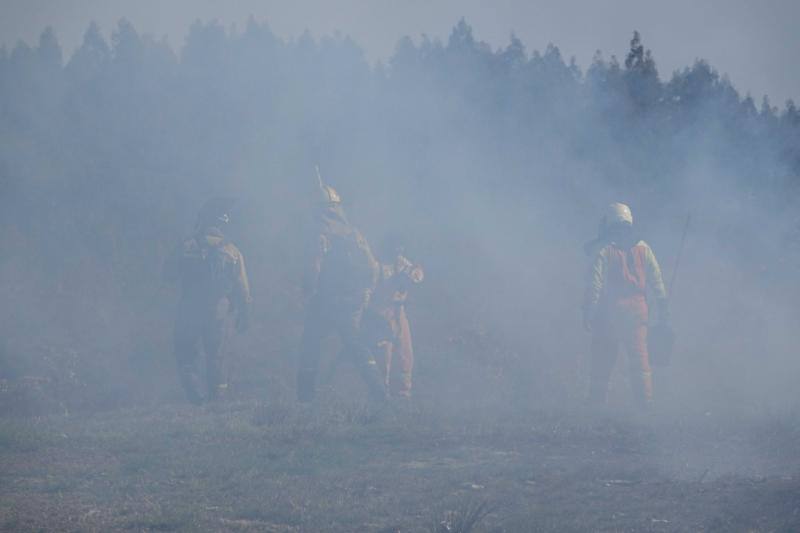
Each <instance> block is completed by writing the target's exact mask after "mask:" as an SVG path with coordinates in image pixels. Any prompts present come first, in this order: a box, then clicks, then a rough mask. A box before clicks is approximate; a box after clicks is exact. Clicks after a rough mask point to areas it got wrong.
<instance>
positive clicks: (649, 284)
mask: <svg viewBox="0 0 800 533" xmlns="http://www.w3.org/2000/svg"><path fill="white" fill-rule="evenodd" d="M594 248H595V250H594V253H593V260H592V266H591V269H590V273H589V281H588V286H587V288H586V296H585V300H584V307H583V324H584V328H585V329H586V330H588V331H591V333H592V345H591V354H592V363H591V384H590V390H589V399H590V401H592V402H593V403H600V404H603V403H605V402H606V396H607V392H608V384H609V381H610V379H611V372H612V370H613V368H614V363H615V361H616V357H617V352H618V349H619V345H620V344H621V345H623V346H624V347H625V349H626V352H627V355H628V360H629V364H630V376H631V377H630V382H631V386H632V389H633V393H634V397H635V399H636V401H637V403H638V404H639V405H641V406H644V407H647V406H649V405H650V404H651V403H652V400H653V378H652V372H651V369H650V360H649V355H648V352H647V324H648V314H649V309H648V303H647V292H648V291H650V292H651V293H652V294H653V296H654V297H655V302H656V307H657V310H658V314H659V318H660V319H661V320H664V321H666V320H667V319H668V305H667V294H666V290H665V288H664V281H663V279H662V276H661V269H660V267H659V265H658V261H657V260H656V256H655V254H654V253H653V251H652V250H651V249H650V246H649V245H648V244H647V243H646V242H645V241H643V240H641V239H639V238H638V237H637V236H636V233H635V231H634V227H633V216H632V214H631V210H630V208H629V207H628V206H627V205H625V204H621V203H614V204H611V205H609V206H608V208H607V211H606V214H605V216H604V218H603V221H602V223H601V230H600V237H599V238H598V241H597V245H596V246H595V247H594Z"/></svg>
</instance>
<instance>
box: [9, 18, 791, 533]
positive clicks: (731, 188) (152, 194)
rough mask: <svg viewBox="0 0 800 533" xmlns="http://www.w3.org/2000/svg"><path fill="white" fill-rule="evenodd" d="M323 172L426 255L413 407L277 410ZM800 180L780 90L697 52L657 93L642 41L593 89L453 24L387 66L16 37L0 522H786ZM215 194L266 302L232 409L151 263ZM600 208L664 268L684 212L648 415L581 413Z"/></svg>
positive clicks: (251, 28) (787, 525)
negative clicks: (190, 385) (199, 386)
mask: <svg viewBox="0 0 800 533" xmlns="http://www.w3.org/2000/svg"><path fill="white" fill-rule="evenodd" d="M621 39H626V36H621ZM315 164H319V165H320V167H321V169H322V171H323V173H324V174H325V177H326V179H327V180H329V181H330V182H331V183H332V184H333V185H335V186H336V188H337V189H338V190H339V191H340V192H341V193H342V196H343V197H344V198H345V204H346V207H347V209H348V211H349V212H350V213H351V214H352V218H353V219H355V220H356V221H357V223H358V225H359V226H360V227H361V228H362V229H363V231H364V233H365V235H366V237H367V238H368V239H370V240H371V241H377V240H379V239H380V238H381V237H382V236H383V235H385V234H386V233H388V232H390V231H395V230H398V229H399V230H400V231H402V232H403V233H404V235H405V236H406V237H407V240H408V242H410V243H412V244H411V245H410V246H409V248H410V253H411V254H412V255H413V256H414V257H415V259H416V260H418V261H420V262H421V263H423V264H424V265H425V266H426V274H427V278H426V288H425V289H424V290H422V291H420V294H418V295H415V296H414V297H413V298H414V299H413V300H412V302H411V303H410V311H409V314H410V315H411V320H412V322H413V323H414V325H413V327H414V329H415V331H414V334H415V343H416V346H417V353H418V367H417V370H416V373H417V381H416V383H415V394H416V397H415V398H414V403H413V404H411V405H410V406H404V407H401V408H399V410H391V409H390V410H389V411H386V412H384V411H376V410H375V409H374V408H373V406H370V405H365V404H364V402H363V396H364V395H363V391H361V390H360V389H359V388H358V381H357V379H354V376H352V375H349V374H348V372H347V371H346V370H345V371H343V372H341V373H340V374H341V375H339V376H337V378H336V380H334V382H333V384H332V386H331V387H330V389H331V390H328V391H326V392H325V395H326V396H325V400H324V401H323V402H322V403H323V404H324V405H323V406H321V407H320V406H317V408H312V409H311V410H301V409H298V408H297V406H295V405H294V403H293V401H292V397H293V386H294V385H293V383H294V370H295V355H296V349H297V343H298V340H299V336H300V329H301V327H302V316H303V309H302V298H301V289H300V283H301V280H300V272H301V271H302V264H303V251H304V246H303V242H304V239H305V238H306V230H307V228H306V222H305V220H306V218H307V213H308V211H309V205H310V198H309V188H310V186H311V185H312V184H313V183H314V182H313V180H314V175H313V166H314V165H315ZM798 184H800V110H798V109H797V107H796V105H795V104H794V103H793V102H791V101H789V102H786V103H785V105H783V106H781V107H780V108H778V107H775V106H774V105H773V104H772V103H771V102H770V101H769V100H768V99H767V98H766V97H764V99H763V100H762V101H761V102H759V103H756V102H754V100H753V98H752V97H750V96H749V95H742V94H740V93H739V91H738V90H737V89H736V88H735V86H734V84H733V83H732V82H731V81H730V80H728V79H727V78H726V77H725V76H724V75H721V74H720V73H719V72H717V71H716V70H715V69H714V68H713V67H712V66H711V65H709V64H708V63H706V62H705V61H702V60H698V61H697V62H696V63H695V64H694V65H691V66H689V67H686V68H684V69H682V70H679V71H677V72H674V73H672V75H671V76H665V75H664V73H659V71H658V69H657V65H656V61H655V59H654V55H653V54H651V52H650V51H649V50H647V49H646V48H645V46H644V45H643V43H642V39H641V37H640V35H639V34H638V33H634V34H633V37H632V39H631V40H630V48H629V52H628V53H627V55H626V57H624V58H621V59H618V58H616V57H613V56H612V57H605V56H604V55H603V54H602V53H600V52H598V53H597V54H596V55H595V57H594V60H593V61H592V62H591V64H590V65H589V66H588V67H586V68H585V69H582V68H580V67H579V66H578V65H576V64H575V62H574V61H571V60H569V59H568V58H564V57H562V55H561V53H560V51H559V49H558V48H557V47H556V46H554V45H548V46H547V48H546V49H545V50H544V51H543V52H540V51H536V50H531V51H529V50H528V49H527V48H526V46H525V44H524V43H522V42H521V41H520V40H519V39H517V38H516V37H513V36H512V37H511V39H510V42H509V43H508V45H506V46H504V47H501V48H499V49H493V48H492V47H490V46H489V45H488V44H486V43H484V42H482V41H480V40H479V39H477V38H476V37H475V36H474V35H473V32H472V29H471V28H470V27H469V25H468V24H467V23H466V22H465V21H463V20H462V21H460V22H459V23H458V24H457V25H456V26H455V27H454V28H453V30H452V33H451V34H450V37H449V38H448V39H447V41H446V42H440V41H438V40H432V39H429V38H427V37H423V38H421V39H419V40H417V41H414V40H412V39H410V38H406V39H403V40H401V41H400V42H399V43H398V44H397V48H396V50H395V52H394V54H393V55H392V56H391V57H390V58H389V59H388V60H387V61H386V62H385V63H379V64H374V65H373V64H370V63H369V62H368V61H367V60H366V59H365V57H364V54H363V52H362V50H361V49H360V48H359V46H358V45H357V44H356V43H354V42H353V41H351V40H350V39H349V38H346V37H342V36H338V35H337V36H332V37H322V38H319V39H316V38H314V37H312V36H311V35H309V34H304V35H301V36H299V37H297V38H294V39H289V40H283V39H280V38H278V37H277V36H275V35H274V34H273V33H272V32H271V31H270V29H269V27H268V26H267V25H266V24H264V23H260V22H257V21H254V20H251V21H249V22H248V23H247V25H246V27H244V28H243V29H241V30H236V29H231V30H228V29H226V28H224V27H222V26H221V25H219V24H218V23H215V22H211V23H201V22H198V23H196V24H195V25H194V26H192V28H191V30H190V32H189V34H188V37H187V39H186V42H185V43H183V45H182V46H181V47H180V49H179V50H175V49H173V48H171V47H170V45H168V44H167V43H166V42H165V41H163V40H159V39H157V38H154V37H152V36H149V35H142V34H140V33H139V32H137V30H136V29H135V28H134V27H133V26H132V25H131V24H130V23H129V22H127V21H125V20H122V21H120V22H119V24H118V25H117V26H116V27H115V28H113V29H112V30H111V32H110V39H107V38H106V37H105V36H104V35H103V33H102V32H101V31H100V28H98V27H97V26H96V25H92V26H90V27H89V28H88V30H87V31H86V34H85V36H84V40H83V43H82V44H81V46H80V47H79V48H78V49H77V50H75V51H74V53H72V54H71V55H70V56H69V57H65V55H64V53H63V51H62V49H61V48H60V46H59V44H58V41H57V39H56V36H55V32H54V31H53V30H51V29H47V30H45V31H44V32H43V33H42V35H41V38H40V40H39V42H38V43H36V44H35V45H33V46H31V45H29V44H26V43H18V44H17V45H15V46H13V47H11V48H10V49H9V48H1V49H0V245H1V246H2V248H3V250H4V251H3V253H2V254H0V301H2V304H1V305H0V415H2V419H1V420H0V464H2V468H0V470H2V471H3V472H4V474H3V482H2V483H0V486H2V487H3V488H0V494H1V495H2V498H0V499H1V500H2V504H0V528H4V529H6V530H18V529H30V530H36V529H42V528H43V529H48V530H62V529H63V530H76V529H77V530H109V529H123V528H128V529H132V530H187V531H188V530H198V529H207V530H260V531H321V530H332V531H355V530H364V531H379V530H383V531H417V530H418V531H430V530H434V531H470V530H476V531H481V530H485V531H525V530H545V531H573V530H574V531H582V530H604V531H605V530H607V531H619V530H638V531H683V530H685V531H698V530H707V531H729V530H736V529H742V530H764V531H772V530H787V531H789V530H793V529H796V528H798V527H800V510H799V509H800V507H798V505H799V504H798V499H797V494H798V493H800V486H799V485H798V478H797V477H796V476H795V477H792V476H793V475H794V474H796V473H797V472H798V468H800V464H798V463H797V457H796V454H793V453H792V450H793V449H795V447H796V442H797V438H798V435H800V429H798V428H800V422H798V420H799V419H798V416H797V412H798V411H797V410H798V406H800V397H798V395H797V392H796V391H797V388H796V386H795V385H794V382H795V380H796V376H797V375H798V373H800V363H798V362H797V361H796V357H795V354H796V345H795V342H794V339H795V338H796V333H794V329H793V328H794V326H793V324H796V320H797V318H798V307H797V302H798V301H800V294H798V288H799V287H800V286H798V284H797V276H798V272H799V269H800V218H798V210H797V207H798V199H800V191H799V190H798ZM214 195H235V196H238V197H239V198H240V202H239V204H238V209H237V211H236V212H235V213H234V216H233V220H232V224H231V238H232V239H233V240H235V241H236V243H237V244H238V245H239V246H240V248H241V249H242V251H243V253H244V255H245V257H246V258H247V261H248V269H249V273H250V278H251V282H252V285H253V296H254V302H255V303H254V309H253V311H254V312H253V317H252V328H251V331H250V332H249V334H248V335H247V336H246V337H242V338H239V339H237V340H236V341H235V342H234V343H233V345H232V346H231V356H230V369H229V370H230V374H231V393H230V397H229V399H228V402H227V403H224V404H221V405H219V406H212V407H207V408H203V409H195V408H192V407H189V406H186V405H184V402H183V398H182V394H181V391H180V388H179V385H178V383H177V378H176V376H175V368H174V366H175V362H174V357H173V355H172V353H171V350H172V345H171V323H172V312H173V310H174V302H175V298H176V294H175V291H174V289H173V288H170V287H166V286H164V285H163V284H162V281H161V275H160V271H161V266H162V264H163V261H164V259H165V257H166V256H167V254H168V253H169V251H170V250H171V249H172V247H173V246H174V245H175V244H176V243H177V242H179V241H180V239H181V238H182V237H183V236H184V235H185V234H186V233H187V232H188V231H189V230H190V229H191V224H192V221H193V219H194V217H195V215H196V212H197V209H198V207H199V206H200V205H201V204H202V203H203V202H204V201H205V200H206V199H208V198H209V197H211V196H214ZM612 200H620V201H626V202H628V203H630V204H631V205H632V206H633V208H634V212H635V216H636V217H637V224H640V226H641V227H642V228H643V230H644V231H646V232H648V236H649V237H648V238H649V240H650V242H651V244H654V248H655V249H656V252H657V253H659V258H660V259H662V263H664V265H662V266H665V270H666V272H665V273H667V275H668V274H669V272H670V271H671V265H672V259H673V258H674V257H675V256H676V252H677V250H676V247H677V242H678V233H679V231H680V228H681V227H682V225H683V220H684V217H685V215H686V214H687V213H688V212H692V213H693V216H694V218H693V220H695V224H696V225H695V226H694V229H693V233H692V235H691V237H690V244H689V245H688V247H687V257H686V258H685V264H684V265H682V266H681V268H682V269H683V270H682V272H681V274H682V276H683V277H682V278H681V281H680V282H679V283H678V286H679V287H680V290H681V292H680V293H676V294H675V295H674V305H673V314H674V315H675V317H676V318H675V322H676V330H677V331H678V334H679V335H680V336H681V337H679V341H678V346H677V354H676V358H675V361H674V363H673V367H672V368H670V369H669V370H667V371H664V372H665V374H664V377H663V380H664V381H663V382H659V381H658V380H659V379H662V378H661V377H660V376H656V380H657V383H656V394H657V395H660V398H659V399H660V400H661V401H662V405H664V406H666V408H669V409H672V411H670V413H669V414H665V415H664V417H665V418H664V420H662V421H661V422H662V423H660V424H657V425H656V427H653V424H652V421H650V422H643V421H641V420H638V419H633V420H632V419H629V418H625V417H622V419H620V418H619V417H617V416H614V415H609V414H608V413H605V414H603V415H601V416H600V417H599V418H598V417H594V416H592V415H591V414H587V413H586V412H585V411H582V410H581V409H579V408H578V405H579V404H580V401H581V397H582V395H583V394H584V392H585V391H584V389H585V384H586V379H585V378H586V357H585V353H586V351H587V350H586V347H587V343H588V339H587V338H585V337H582V336H581V335H578V334H576V332H577V331H578V327H579V314H578V306H579V301H580V294H581V291H582V282H583V274H584V270H585V266H586V265H585V261H586V260H585V258H584V257H583V255H582V252H581V250H580V249H581V245H582V243H583V242H584V241H585V240H588V239H589V238H591V237H593V236H594V235H593V233H594V231H595V229H596V223H597V213H598V208H599V206H602V205H605V204H606V203H608V202H609V201H612ZM332 351H333V350H332ZM615 379H616V382H615V387H616V388H617V389H621V390H622V392H621V393H618V394H617V395H616V401H617V404H620V405H623V406H624V405H626V404H625V401H624V400H622V399H621V398H623V397H627V396H626V392H625V390H624V389H625V384H624V377H619V376H618V377H616V378H615ZM667 385H668V386H667ZM659 387H661V388H660V389H659ZM353 391H354V392H353ZM351 392H353V394H350V393H351ZM612 397H613V394H612ZM612 399H613V398H612ZM686 413H689V414H686ZM718 415H719V418H718ZM742 416H745V419H742V418H741V417H742ZM687 417H688V418H687ZM732 420H737V422H736V423H735V424H734V423H733V422H732ZM741 420H744V421H741ZM765 420H766V422H765ZM739 421H741V423H739ZM754 435H760V436H761V438H755V437H754ZM698 449H699V450H700V451H698ZM743 465H746V466H743ZM750 465H753V466H752V468H751V467H750ZM198 493H199V494H201V495H202V496H200V497H198V496H197V494H198ZM431 524H433V527H431ZM481 528H483V529H481Z"/></svg>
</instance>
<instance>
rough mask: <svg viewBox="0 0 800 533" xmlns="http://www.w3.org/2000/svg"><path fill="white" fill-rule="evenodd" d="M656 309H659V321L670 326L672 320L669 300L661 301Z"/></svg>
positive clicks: (663, 299)
mask: <svg viewBox="0 0 800 533" xmlns="http://www.w3.org/2000/svg"><path fill="white" fill-rule="evenodd" d="M656 307H658V320H659V321H660V322H663V323H665V324H668V323H669V321H670V318H671V317H670V313H669V300H667V299H666V298H662V299H660V300H659V301H658V304H657V305H656Z"/></svg>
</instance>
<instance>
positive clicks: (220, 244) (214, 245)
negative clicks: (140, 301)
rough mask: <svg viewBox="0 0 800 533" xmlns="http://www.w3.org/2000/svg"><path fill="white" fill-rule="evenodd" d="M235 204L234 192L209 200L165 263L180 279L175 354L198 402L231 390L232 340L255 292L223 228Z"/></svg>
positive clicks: (169, 276)
mask: <svg viewBox="0 0 800 533" xmlns="http://www.w3.org/2000/svg"><path fill="white" fill-rule="evenodd" d="M233 204H234V200H233V199H231V198H213V199H211V200H209V201H208V202H206V203H205V205H203V207H202V208H201V209H200V213H199V215H198V218H197V225H196V226H195V231H194V234H193V235H192V236H191V237H189V238H188V239H186V240H185V241H184V242H183V243H182V244H181V245H179V246H178V247H177V248H176V250H175V251H174V253H173V254H172V255H171V256H170V257H169V258H168V259H167V262H166V264H165V265H164V277H165V278H166V279H167V280H168V281H172V282H178V283H179V284H180V290H181V295H180V301H179V304H178V312H177V317H176V320H175V330H174V341H175V356H176V359H177V364H178V376H179V378H180V381H181V384H182V385H183V388H184V390H185V392H186V396H187V398H188V400H189V401H190V402H192V403H193V404H200V403H202V402H203V401H213V400H216V399H218V398H220V396H221V395H222V394H223V393H224V392H225V390H226V389H227V387H228V384H227V380H226V376H225V375H224V374H225V371H224V370H225V369H224V366H225V365H224V358H225V344H226V340H227V338H228V337H229V335H230V330H231V329H232V326H234V325H235V328H236V330H237V331H238V332H240V333H243V332H244V331H245V330H246V329H247V326H248V317H249V308H250V302H251V298H250V286H249V283H248V280H247V271H246V270H245V265H244V256H242V253H241V252H240V251H239V249H238V248H237V247H236V245H234V244H233V243H232V242H230V241H228V240H227V239H226V237H225V234H224V233H223V231H224V229H225V227H226V226H227V224H228V222H229V220H230V216H229V212H230V210H231V208H232V206H233ZM200 344H202V347H203V351H204V354H205V386H204V387H203V386H202V385H201V383H200V376H199V373H198V369H197V358H198V345H200ZM202 389H205V390H202Z"/></svg>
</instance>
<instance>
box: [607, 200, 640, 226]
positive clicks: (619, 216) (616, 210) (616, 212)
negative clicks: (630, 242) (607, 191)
mask: <svg viewBox="0 0 800 533" xmlns="http://www.w3.org/2000/svg"><path fill="white" fill-rule="evenodd" d="M604 219H605V223H606V224H607V225H609V226H611V225H614V224H628V225H629V226H632V225H633V214H631V208H630V207H628V206H627V205H625V204H621V203H619V202H615V203H613V204H610V205H609V206H608V207H607V208H606V214H605V217H604Z"/></svg>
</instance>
